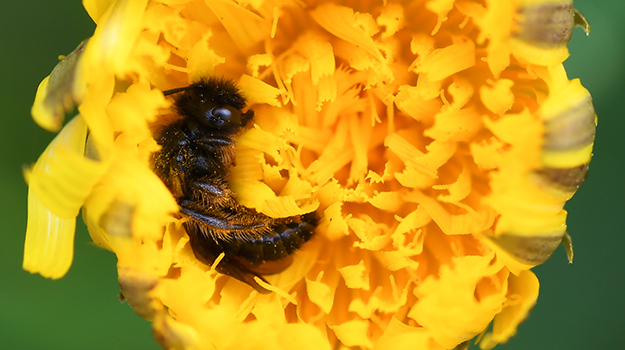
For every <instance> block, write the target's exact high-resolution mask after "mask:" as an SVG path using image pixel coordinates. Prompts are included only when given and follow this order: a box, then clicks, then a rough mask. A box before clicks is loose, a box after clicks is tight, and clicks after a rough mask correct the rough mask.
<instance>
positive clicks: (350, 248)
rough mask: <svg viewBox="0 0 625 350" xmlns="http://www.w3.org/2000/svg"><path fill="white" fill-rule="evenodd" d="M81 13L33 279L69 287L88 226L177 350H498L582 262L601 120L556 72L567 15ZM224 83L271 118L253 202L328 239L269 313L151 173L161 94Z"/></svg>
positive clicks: (305, 6)
mask: <svg viewBox="0 0 625 350" xmlns="http://www.w3.org/2000/svg"><path fill="white" fill-rule="evenodd" d="M84 5H85V8H86V9H87V11H88V13H89V15H90V16H91V17H92V18H93V20H94V21H95V22H96V23H97V24H98V26H97V29H96V31H95V33H94V35H93V37H91V38H90V39H89V40H88V41H86V42H84V43H82V44H81V45H80V46H79V47H78V48H77V49H76V51H74V52H73V53H72V54H70V55H69V56H68V57H67V58H65V59H64V60H63V61H61V62H60V63H59V65H58V66H57V68H55V70H54V71H53V72H52V74H51V75H50V76H49V77H47V78H46V79H44V80H43V82H42V83H41V85H40V87H39V90H38V93H37V97H36V99H35V103H34V105H33V110H32V112H33V117H34V119H35V120H36V121H37V122H38V123H39V125H41V126H42V127H44V128H46V129H50V130H57V131H58V130H61V128H62V130H61V132H60V133H59V134H58V136H57V137H56V138H55V140H54V141H53V142H52V143H51V144H50V146H49V147H48V149H47V150H46V151H45V152H44V153H43V155H42V156H41V157H40V159H39V160H38V162H37V163H36V165H35V166H34V167H33V169H32V170H31V171H30V172H29V174H28V175H29V176H28V178H29V188H30V190H29V206H28V212H29V218H28V229H27V234H26V244H25V253H24V268H25V269H26V270H28V271H30V272H33V273H40V274H42V275H43V276H45V277H50V278H60V277H62V276H63V275H64V274H65V273H66V272H67V270H68V269H69V267H70V265H71V260H72V251H73V248H72V247H73V236H74V229H75V223H76V216H77V215H78V213H79V210H80V209H81V208H82V209H83V219H84V221H85V222H86V223H87V226H88V228H89V232H90V234H91V237H92V238H93V240H94V242H95V243H96V244H98V245H100V246H102V247H104V248H106V249H109V250H111V251H112V252H114V253H115V254H116V255H117V258H118V272H119V283H120V287H121V290H122V293H123V296H124V297H125V299H126V300H127V301H128V303H129V304H130V305H131V306H132V308H133V309H134V310H135V312H136V313H137V314H138V315H139V316H141V317H143V318H145V319H147V320H149V321H151V322H153V328H154V331H155V338H156V340H157V341H158V342H159V344H160V345H161V346H163V347H164V348H176V349H178V348H185V349H230V348H237V349H246V348H250V349H251V348H254V349H258V348H271V349H296V348H306V349H331V348H333V349H334V348H348V347H360V348H367V349H368V348H375V349H404V348H416V349H452V348H456V347H458V348H460V347H462V346H466V344H468V343H467V342H468V341H469V340H470V339H471V338H473V337H475V336H476V335H479V334H482V337H481V346H482V347H483V348H490V347H493V346H495V345H496V344H497V343H502V342H505V341H507V339H508V338H509V337H511V336H512V335H514V333H515V332H516V329H517V327H518V325H519V324H520V323H521V322H522V321H523V319H525V317H526V316H527V314H528V313H529V311H530V310H531V308H532V307H533V305H534V304H535V302H536V299H537V297H538V288H539V284H538V280H537V278H536V277H535V275H534V274H533V273H532V272H531V271H530V269H531V268H532V267H533V266H536V265H538V264H541V263H543V262H544V261H545V260H546V259H547V258H548V257H549V256H550V255H551V253H552V252H553V251H554V250H555V249H556V247H557V246H558V245H559V244H560V243H561V242H564V243H565V244H566V245H567V252H568V253H570V258H572V248H571V246H570V239H569V237H568V234H567V233H566V222H565V220H566V211H564V210H563V206H564V203H565V202H566V201H567V200H568V199H570V198H571V196H572V195H573V194H574V193H575V191H576V190H577V188H578V187H579V185H580V184H581V182H583V180H584V178H585V175H586V172H587V169H588V163H589V161H590V158H591V154H592V145H593V141H594V131H595V122H596V121H595V118H596V116H595V113H594V109H593V106H592V101H591V97H590V95H589V93H588V92H587V91H586V90H585V89H584V88H583V87H582V86H581V84H580V83H579V81H578V80H572V81H571V80H569V79H568V78H567V76H566V72H565V71H564V68H563V66H562V61H563V60H564V59H566V57H567V56H568V51H567V49H566V44H567V43H568V41H569V40H570V37H571V32H572V30H573V27H574V25H575V23H583V20H579V18H582V17H579V14H576V13H575V11H574V9H573V5H572V1H565V0H560V1H558V0H510V1H501V0H485V1H453V0H431V1H414V2H405V3H403V2H388V3H387V2H359V1H351V2H349V1H346V2H345V3H344V4H339V3H337V2H314V1H310V2H301V1H262V0H257V1H240V2H238V3H236V2H231V1H229V0H206V1H200V0H197V1H193V0H161V1H148V0H117V1H113V0H108V1H107V0H101V1H96V0H92V1H84ZM350 6H351V7H350ZM576 18H577V19H576ZM576 21H577V22H576ZM208 76H223V77H227V78H230V79H233V80H234V81H236V83H237V84H238V86H239V88H240V89H241V91H242V92H243V93H244V95H245V96H246V97H247V100H248V105H250V106H251V108H252V109H253V110H254V112H255V118H254V120H253V126H251V127H250V128H249V129H248V130H246V131H245V132H244V133H243V134H241V135H239V136H238V137H237V146H236V166H235V167H233V168H232V169H231V179H230V186H231V188H232V189H233V190H234V191H235V193H236V196H237V200H238V201H239V202H240V203H241V204H243V205H245V206H247V207H251V208H254V209H256V210H257V211H259V212H261V213H264V214H267V215H269V216H273V217H287V216H293V215H300V214H303V213H307V212H310V211H316V212H317V213H318V214H319V216H320V218H321V219H320V222H319V225H318V227H317V230H316V234H315V237H313V239H311V240H310V241H309V242H308V243H306V244H305V245H304V246H303V247H302V249H300V250H299V251H297V252H296V253H295V254H294V262H293V263H292V264H291V265H290V266H289V267H288V268H287V269H286V270H284V271H282V272H280V273H278V274H274V275H267V276H264V277H265V278H266V280H267V281H268V282H269V284H266V283H264V285H263V286H264V287H266V288H268V289H269V290H271V291H272V293H269V294H259V293H258V292H257V291H255V290H254V289H253V288H252V287H250V286H248V285H246V284H244V283H242V282H240V281H238V280H236V279H234V278H231V277H228V276H224V275H221V274H218V273H217V272H216V271H215V269H214V266H213V267H211V266H206V265H205V264H202V263H201V262H199V261H197V259H196V258H195V256H194V254H193V251H192V250H191V248H190V246H189V238H188V236H187V234H186V233H185V231H184V228H183V226H182V223H183V221H184V220H185V219H184V216H183V215H180V214H179V213H178V204H177V203H176V200H175V199H174V197H173V196H172V194H171V193H170V192H169V190H168V189H167V187H166V186H165V185H164V184H163V182H162V181H161V180H160V179H159V178H158V177H157V175H155V173H154V172H153V171H152V168H151V161H150V159H151V157H152V154H153V153H154V152H157V151H158V150H159V146H158V144H157V143H156V141H155V139H154V136H153V131H154V130H155V128H156V127H157V126H158V125H163V124H165V123H167V120H171V114H172V111H171V99H169V98H166V97H165V96H164V95H163V94H162V91H164V90H168V89H173V88H179V87H184V86H187V85H189V84H190V83H192V82H195V81H197V80H198V79H200V78H202V77H208ZM73 105H77V106H78V112H79V114H78V115H77V116H76V117H74V118H73V119H72V120H71V121H70V122H69V123H67V124H66V125H65V126H62V125H63V116H64V114H65V110H66V109H68V108H70V107H72V106H73ZM218 263H219V258H218V259H217V261H216V262H215V263H214V265H216V264H218ZM259 283H260V282H259ZM491 322H492V331H490V332H488V333H486V330H487V329H488V327H489V325H490V324H491Z"/></svg>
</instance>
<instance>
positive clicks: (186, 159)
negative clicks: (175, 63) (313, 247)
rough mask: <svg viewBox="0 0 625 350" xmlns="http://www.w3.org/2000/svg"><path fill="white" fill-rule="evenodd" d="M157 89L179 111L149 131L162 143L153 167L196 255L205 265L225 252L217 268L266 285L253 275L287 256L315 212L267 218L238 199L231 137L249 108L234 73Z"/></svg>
mask: <svg viewBox="0 0 625 350" xmlns="http://www.w3.org/2000/svg"><path fill="white" fill-rule="evenodd" d="M163 94H164V95H165V96H168V95H173V94H175V101H174V112H175V113H176V114H177V116H178V117H179V119H177V120H176V121H174V122H172V123H170V124H169V125H166V126H165V127H163V128H162V129H161V130H159V131H158V132H157V133H156V135H155V139H156V141H157V143H158V144H159V145H160V146H161V147H162V148H161V150H160V151H158V152H156V153H154V154H153V162H154V172H155V173H156V174H157V175H158V176H159V177H160V178H161V180H162V181H163V182H164V183H165V185H166V186H167V187H168V188H169V190H170V191H171V193H172V194H173V195H174V197H175V199H176V201H177V202H178V205H179V207H180V215H181V216H182V217H184V218H187V219H188V220H187V221H186V222H185V223H184V227H185V229H186V231H187V234H188V235H189V240H190V243H191V248H192V249H193V252H194V254H195V256H196V258H197V259H198V260H200V261H202V262H203V263H205V264H207V265H211V264H212V263H213V262H214V261H215V260H216V259H217V257H218V256H219V255H221V254H222V253H223V254H224V257H223V259H222V260H221V261H220V262H219V264H218V265H217V268H216V269H217V271H218V272H220V273H223V274H226V275H229V276H232V277H234V278H236V279H238V280H240V281H242V282H245V283H247V284H249V285H250V286H252V287H254V289H256V290H257V291H258V292H260V293H268V292H269V290H267V289H265V288H263V287H262V286H260V285H259V284H258V283H257V282H256V281H255V280H254V277H255V276H257V277H259V278H261V279H262V280H263V281H265V280H264V278H263V277H262V275H268V274H274V273H278V272H281V271H282V270H284V269H285V268H287V267H288V266H289V265H290V264H291V262H292V256H291V254H292V253H293V252H294V251H296V250H297V249H299V248H300V247H301V246H302V245H303V244H304V243H306V242H307V241H308V240H309V239H310V238H311V237H312V236H313V234H314V231H315V227H316V224H317V217H316V214H315V213H314V212H312V213H308V214H305V215H298V216H292V217H287V218H272V217H269V216H267V215H265V214H261V213H258V212H257V211H255V210H254V209H251V208H247V207H245V206H243V205H241V204H239V203H238V202H237V200H236V195H235V194H234V192H233V191H232V190H231V189H230V186H229V185H228V180H227V178H228V171H229V169H230V168H231V167H232V166H233V165H234V163H235V154H234V153H235V152H234V137H235V136H236V135H237V134H238V133H239V132H240V131H241V130H243V128H244V127H245V125H246V124H247V123H248V122H249V121H250V120H252V118H253V117H254V111H253V110H248V111H247V112H245V113H244V112H243V111H242V110H243V109H244V108H245V106H246V101H245V99H244V98H243V96H242V95H241V93H240V91H239V90H238V88H237V87H236V85H235V84H234V83H233V82H232V81H229V80H226V79H220V78H213V77H211V78H206V79H202V80H200V81H198V82H195V83H193V84H191V85H189V86H187V87H182V88H178V89H172V90H168V91H164V92H163Z"/></svg>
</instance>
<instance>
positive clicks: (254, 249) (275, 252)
mask: <svg viewBox="0 0 625 350" xmlns="http://www.w3.org/2000/svg"><path fill="white" fill-rule="evenodd" d="M307 217H308V219H307ZM310 217H312V215H306V216H304V217H303V220H307V221H302V222H290V223H285V224H279V225H277V226H274V227H272V234H269V235H264V236H261V237H259V238H253V239H249V240H241V241H237V242H229V243H228V246H229V247H228V248H234V249H233V250H236V251H232V252H231V254H234V255H236V256H238V257H239V258H242V259H245V260H247V261H248V262H249V263H250V266H254V265H256V264H263V263H266V262H268V261H277V260H281V259H284V258H286V257H288V256H290V255H291V254H293V253H294V252H295V251H296V250H298V249H299V248H301V247H302V246H303V245H304V243H306V242H308V240H309V239H310V238H311V237H312V236H313V234H314V233H315V227H316V222H315V221H316V219H315V220H311V219H310ZM228 250H229V249H228ZM277 272H279V271H277Z"/></svg>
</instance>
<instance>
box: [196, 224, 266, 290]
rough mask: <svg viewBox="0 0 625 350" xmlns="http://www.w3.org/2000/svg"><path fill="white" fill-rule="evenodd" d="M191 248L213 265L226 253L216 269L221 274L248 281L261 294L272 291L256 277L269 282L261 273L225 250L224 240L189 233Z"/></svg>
mask: <svg viewBox="0 0 625 350" xmlns="http://www.w3.org/2000/svg"><path fill="white" fill-rule="evenodd" d="M189 241H190V243H191V249H192V250H193V254H195V257H196V258H197V259H198V260H199V261H201V262H203V263H204V264H206V265H209V266H211V265H212V264H213V263H214V262H215V260H216V259H217V258H218V257H219V255H221V254H222V253H224V257H223V258H222V259H221V261H219V264H217V266H216V267H215V270H216V271H217V272H219V273H221V274H224V275H228V276H230V277H234V278H236V279H238V280H239V281H241V282H243V283H246V284H247V285H249V286H251V287H252V288H254V289H255V290H256V291H257V292H259V293H261V294H268V293H271V291H270V290H268V289H266V288H264V287H262V286H261V285H260V284H258V282H256V280H255V279H254V277H258V278H260V279H261V280H262V281H263V282H265V283H267V284H269V282H267V280H265V279H264V278H263V277H262V276H261V275H259V274H257V273H255V272H253V271H250V270H248V269H247V268H245V266H243V265H242V264H241V263H240V262H238V261H237V259H236V258H234V259H233V256H232V255H230V254H228V253H227V252H225V251H224V248H223V247H222V245H223V243H224V242H223V241H220V240H215V239H213V238H211V237H206V236H204V235H189ZM220 243H221V244H220Z"/></svg>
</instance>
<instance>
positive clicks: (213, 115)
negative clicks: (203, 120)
mask: <svg viewBox="0 0 625 350" xmlns="http://www.w3.org/2000/svg"><path fill="white" fill-rule="evenodd" d="M206 117H207V118H208V120H209V122H210V123H211V124H213V125H215V126H222V125H224V124H231V125H232V124H234V125H240V124H241V112H240V111H239V110H238V109H236V108H234V107H232V106H227V105H222V106H215V107H213V108H212V109H211V110H210V111H209V112H208V113H207V116H206Z"/></svg>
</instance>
